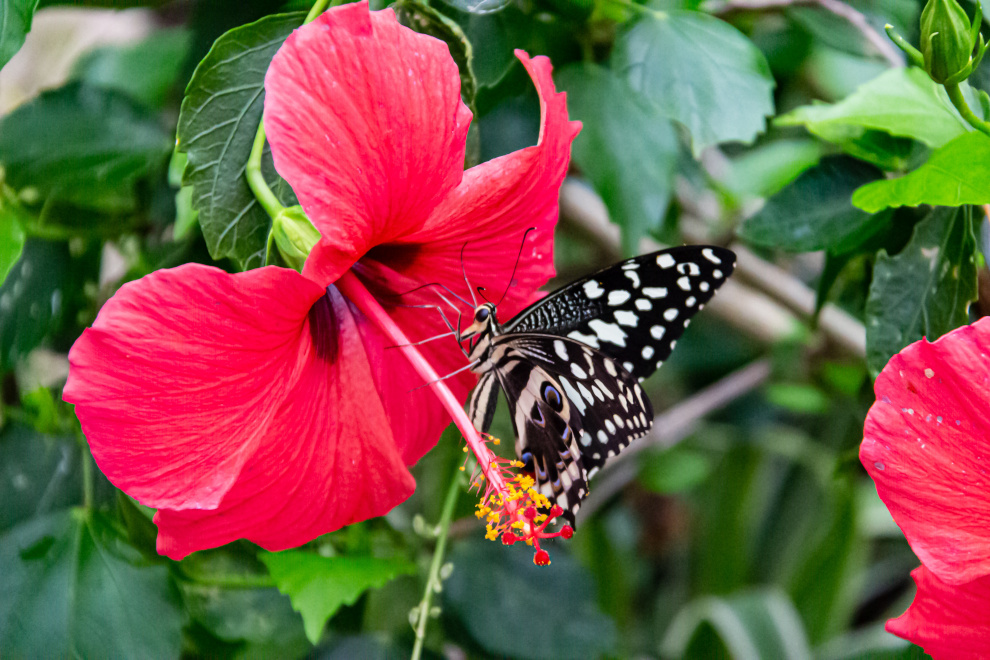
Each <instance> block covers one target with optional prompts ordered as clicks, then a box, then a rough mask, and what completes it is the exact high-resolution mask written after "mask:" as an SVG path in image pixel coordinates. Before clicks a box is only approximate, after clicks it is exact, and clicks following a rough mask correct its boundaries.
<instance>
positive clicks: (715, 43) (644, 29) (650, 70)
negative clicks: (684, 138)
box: [612, 11, 774, 155]
mask: <svg viewBox="0 0 990 660" xmlns="http://www.w3.org/2000/svg"><path fill="white" fill-rule="evenodd" d="M612 67H613V68H614V69H615V70H616V71H618V72H619V73H620V75H622V76H623V77H625V78H626V80H628V81H629V83H630V85H632V87H633V89H635V90H636V91H638V92H640V93H642V94H643V95H644V96H646V97H647V98H648V99H649V100H650V101H652V102H653V103H654V104H655V105H656V106H657V108H659V109H660V111H661V112H663V113H664V114H666V115H667V116H669V117H670V118H672V119H676V120H677V121H679V122H681V123H682V124H684V125H685V126H686V127H687V128H688V130H689V131H690V132H691V138H692V150H693V151H694V153H695V154H696V155H697V154H698V153H700V152H701V150H702V149H704V148H705V147H707V146H709V145H712V144H718V143H720V142H746V143H749V142H752V141H753V139H754V138H755V137H756V135H757V134H758V133H761V132H762V131H764V130H765V128H766V119H765V118H766V117H767V116H769V115H772V114H773V112H774V105H773V88H774V80H773V77H772V76H771V75H770V68H769V66H768V65H767V62H766V59H765V58H764V57H763V54H762V53H760V51H759V50H758V49H757V48H756V46H754V45H753V44H752V42H750V41H749V39H747V38H746V37H745V36H743V34H742V33H741V32H739V31H738V30H736V29H735V28H734V27H732V26H731V25H729V24H728V23H725V22H723V21H720V20H719V19H717V18H714V17H712V16H709V15H707V14H702V13H698V12H680V11H677V12H670V13H669V14H668V13H659V12H656V13H652V14H650V15H648V16H645V17H644V18H642V19H641V20H639V21H638V22H636V23H635V25H633V27H632V28H631V29H630V30H628V31H626V32H625V33H623V34H622V35H620V36H619V38H618V39H617V40H616V44H615V51H614V52H613V53H612Z"/></svg>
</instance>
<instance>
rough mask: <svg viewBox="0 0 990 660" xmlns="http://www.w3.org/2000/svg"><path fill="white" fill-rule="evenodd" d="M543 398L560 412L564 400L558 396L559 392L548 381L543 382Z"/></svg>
mask: <svg viewBox="0 0 990 660" xmlns="http://www.w3.org/2000/svg"><path fill="white" fill-rule="evenodd" d="M543 400H544V401H546V402H547V404H548V405H549V406H550V407H551V408H553V409H554V410H556V411H557V412H560V411H561V409H562V408H563V407H564V400H563V398H562V397H561V396H560V392H559V391H558V390H557V388H556V387H554V386H553V385H551V384H550V383H543Z"/></svg>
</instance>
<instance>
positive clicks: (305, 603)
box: [260, 550, 416, 644]
mask: <svg viewBox="0 0 990 660" xmlns="http://www.w3.org/2000/svg"><path fill="white" fill-rule="evenodd" d="M260 559H261V561H263V562H264V563H265V565H266V566H267V567H268V570H269V571H270V572H271V574H272V578H274V579H275V584H276V585H277V586H278V589H279V591H281V592H282V593H283V594H286V595H287V596H288V597H289V598H290V599H291V600H292V608H293V609H294V610H296V611H297V612H299V613H300V614H302V618H303V624H304V625H305V627H306V636H307V637H308V638H309V641H311V642H313V643H314V644H316V643H317V642H318V641H319V640H320V635H321V634H322V632H323V626H325V625H326V623H327V621H328V620H329V619H330V617H332V616H333V615H334V613H336V611H337V610H339V609H340V607H341V606H342V605H353V604H354V602H355V601H356V600H357V599H358V597H359V596H360V595H361V594H363V593H364V592H365V591H367V590H368V589H372V588H376V587H380V586H382V585H383V584H385V583H386V582H388V581H389V580H391V579H393V578H395V577H396V576H398V575H403V574H410V573H414V572H415V571H416V566H415V565H414V564H412V563H411V562H409V561H407V560H405V559H378V558H375V557H323V556H322V555H318V554H315V553H312V552H305V551H302V550H286V551H284V552H277V553H272V552H266V553H263V554H262V555H260Z"/></svg>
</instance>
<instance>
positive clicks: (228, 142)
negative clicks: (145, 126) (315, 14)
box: [178, 12, 305, 268]
mask: <svg viewBox="0 0 990 660" xmlns="http://www.w3.org/2000/svg"><path fill="white" fill-rule="evenodd" d="M304 18H305V14H303V13H301V12H298V13H292V14H275V15H273V16H266V17H265V18H262V19H261V20H259V21H257V22H255V23H251V24H250V25H245V26H243V27H239V28H235V29H233V30H230V31H229V32H227V33H225V34H224V35H222V36H221V37H220V38H219V39H217V40H216V43H214V44H213V48H211V49H210V52H209V53H208V54H207V56H206V57H205V58H203V60H202V61H201V62H200V63H199V66H197V67H196V72H195V73H193V77H192V80H190V81H189V85H188V87H186V96H185V98H184V99H183V100H182V109H181V111H180V113H179V127H178V139H179V145H178V148H179V150H180V151H184V152H186V153H187V154H188V156H189V162H188V165H187V166H186V171H185V175H184V177H183V183H184V184H185V185H191V186H192V187H193V207H194V208H195V209H196V210H197V211H199V224H200V226H201V227H202V229H203V236H204V237H205V238H206V244H207V246H208V247H209V249H210V254H211V255H212V256H213V258H214V259H220V258H223V257H231V258H233V259H235V260H236V261H237V262H239V263H240V264H241V266H242V267H243V268H254V267H257V266H261V265H262V264H263V262H264V258H265V246H266V245H267V241H268V228H269V226H270V224H271V220H270V219H269V217H268V215H267V214H266V213H265V210H264V209H263V208H261V205H260V204H258V201H257V200H256V199H255V198H254V195H253V194H252V193H251V189H250V188H248V185H247V181H246V180H245V178H244V165H245V163H247V159H248V155H250V153H251V146H252V145H253V144H254V137H255V135H256V133H257V131H258V123H259V122H260V121H261V113H262V109H263V105H264V99H265V88H264V83H265V72H266V71H267V70H268V65H269V64H270V63H271V60H272V57H273V56H274V55H275V51H277V50H278V48H279V46H281V45H282V42H284V41H285V39H286V37H288V36H289V34H290V33H291V32H292V31H293V30H294V29H296V28H297V27H299V26H300V25H301V24H302V22H303V19H304ZM262 171H263V172H264V175H265V180H266V181H268V183H269V185H271V186H273V187H278V188H281V187H283V186H284V183H280V182H281V179H280V178H279V176H278V175H277V174H276V173H275V169H274V166H273V165H272V159H271V155H270V153H269V152H268V150H267V148H266V151H265V155H264V157H263V159H262ZM284 188H287V186H284ZM276 192H278V190H276ZM282 201H283V203H285V204H286V205H291V204H292V203H294V202H293V201H292V200H291V199H290V198H289V194H288V193H286V194H284V195H282Z"/></svg>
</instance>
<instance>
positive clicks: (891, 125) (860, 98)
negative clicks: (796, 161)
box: [776, 68, 969, 147]
mask: <svg viewBox="0 0 990 660" xmlns="http://www.w3.org/2000/svg"><path fill="white" fill-rule="evenodd" d="M776 123H777V124H778V125H781V126H804V127H806V128H807V129H808V130H809V131H810V132H811V133H814V134H815V135H818V136H819V137H821V138H823V139H825V140H829V141H833V142H835V141H838V140H837V139H836V135H849V132H850V130H852V129H855V130H854V132H856V133H858V134H862V133H865V132H866V131H867V130H876V131H882V132H884V133H888V134H890V135H894V136H898V137H904V138H911V139H912V140H917V141H919V142H922V143H924V144H927V145H928V146H930V147H940V146H942V145H943V144H945V143H946V142H948V141H949V140H951V139H953V138H955V137H957V136H959V135H962V134H963V133H965V132H966V131H967V130H969V129H968V126H967V124H966V123H965V122H964V121H963V119H962V117H960V116H959V113H957V112H956V110H955V108H953V107H952V103H951V102H950V101H949V98H948V96H946V94H945V90H943V89H942V88H941V87H940V86H939V85H936V84H935V83H934V82H933V81H932V79H931V78H929V77H928V75H927V74H926V73H925V72H924V71H922V70H921V69H917V68H905V69H891V70H890V71H887V72H886V73H884V74H883V75H881V76H878V77H876V78H874V79H873V80H871V81H870V82H868V83H866V84H865V85H862V86H861V87H860V88H859V89H857V90H856V91H855V92H854V93H853V94H851V95H849V96H848V97H846V98H845V99H843V100H842V101H839V102H838V103H835V104H832V105H827V104H815V105H808V106H803V107H800V108H798V109H796V110H792V111H791V112H789V113H787V114H786V115H783V116H781V117H778V118H777V120H776Z"/></svg>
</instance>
